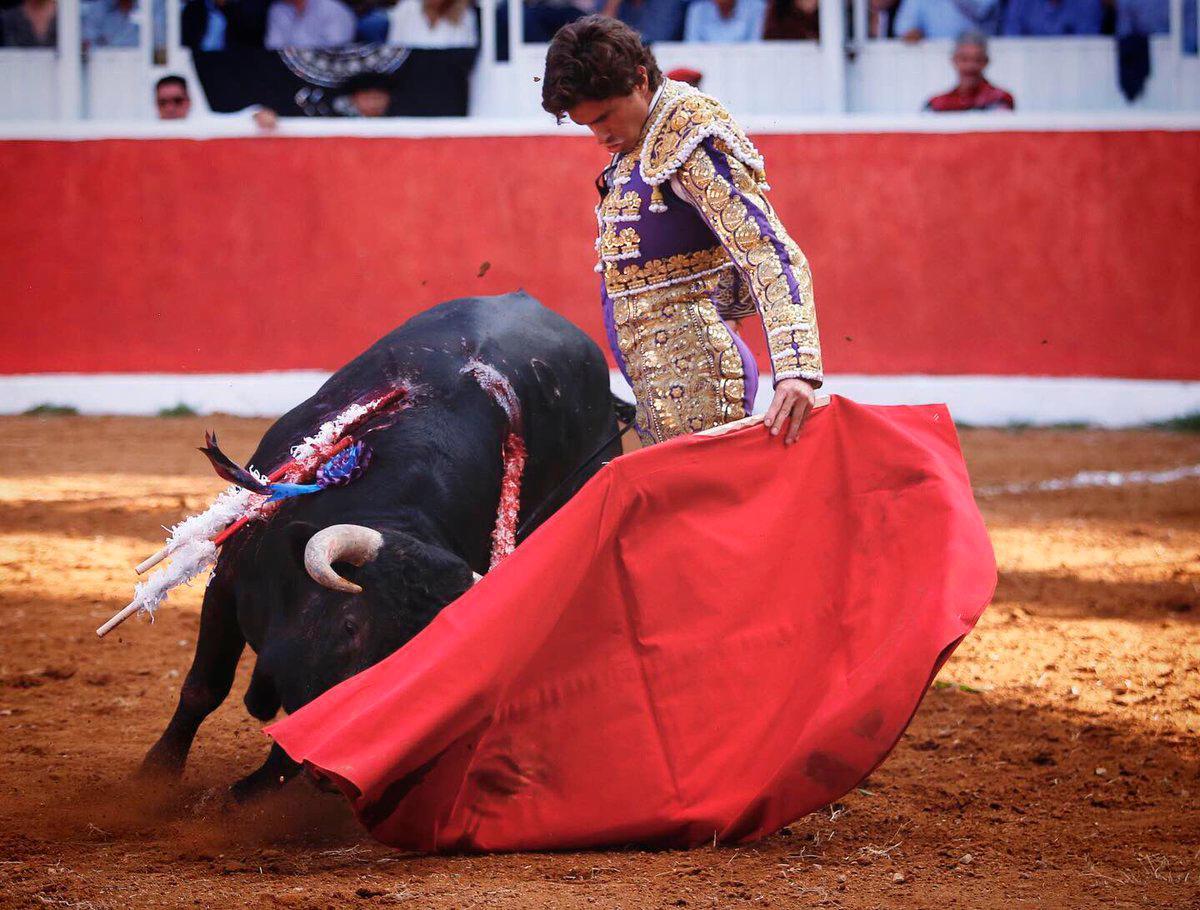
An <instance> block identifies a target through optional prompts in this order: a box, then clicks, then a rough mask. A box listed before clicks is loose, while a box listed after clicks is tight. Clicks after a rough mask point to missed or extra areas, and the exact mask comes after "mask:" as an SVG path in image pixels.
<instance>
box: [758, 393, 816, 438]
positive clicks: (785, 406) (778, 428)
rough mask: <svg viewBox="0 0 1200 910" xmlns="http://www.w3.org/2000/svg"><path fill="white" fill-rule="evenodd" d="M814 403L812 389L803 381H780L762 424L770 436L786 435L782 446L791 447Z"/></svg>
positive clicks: (814, 397) (814, 398) (814, 394)
mask: <svg viewBox="0 0 1200 910" xmlns="http://www.w3.org/2000/svg"><path fill="white" fill-rule="evenodd" d="M815 401H816V393H815V391H814V390H813V387H812V386H811V385H809V384H808V383H807V382H805V381H804V380H803V379H781V380H780V381H779V382H778V383H776V385H775V397H774V398H773V399H772V400H771V406H770V407H769V408H767V416H766V417H765V418H763V423H764V424H765V425H766V427H767V429H768V430H770V431H771V435H772V436H778V435H779V434H780V433H786V434H787V435H786V436H784V438H783V441H784V444H785V445H791V444H792V443H793V442H795V441H796V437H797V436H799V435H800V427H801V426H802V425H803V424H804V418H806V417H807V416H808V413H809V411H811V410H812V407H813V404H814V403H815Z"/></svg>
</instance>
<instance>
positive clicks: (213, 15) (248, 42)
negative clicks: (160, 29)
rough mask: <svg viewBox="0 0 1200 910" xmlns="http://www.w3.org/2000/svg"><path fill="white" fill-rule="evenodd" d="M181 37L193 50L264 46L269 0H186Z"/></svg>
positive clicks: (181, 19) (180, 25) (180, 27)
mask: <svg viewBox="0 0 1200 910" xmlns="http://www.w3.org/2000/svg"><path fill="white" fill-rule="evenodd" d="M179 31H180V40H181V41H182V43H183V46H184V47H190V48H191V49H192V50H194V51H223V50H228V49H230V48H236V47H262V46H263V40H264V38H265V37H266V32H267V0H187V3H185V4H184V7H183V14H182V16H181V18H180V24H179Z"/></svg>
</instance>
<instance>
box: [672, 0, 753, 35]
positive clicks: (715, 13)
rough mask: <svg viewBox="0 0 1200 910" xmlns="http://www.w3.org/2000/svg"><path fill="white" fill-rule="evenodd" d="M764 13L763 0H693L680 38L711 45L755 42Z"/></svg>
mask: <svg viewBox="0 0 1200 910" xmlns="http://www.w3.org/2000/svg"><path fill="white" fill-rule="evenodd" d="M766 15H767V4H766V0H693V2H692V3H691V5H689V6H688V8H687V15H686V17H685V18H684V23H683V40H684V41H705V42H711V43H714V44H732V43H735V42H738V41H758V40H759V39H761V38H762V34H763V19H764V18H765V17H766Z"/></svg>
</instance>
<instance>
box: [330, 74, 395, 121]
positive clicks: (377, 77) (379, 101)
mask: <svg viewBox="0 0 1200 910" xmlns="http://www.w3.org/2000/svg"><path fill="white" fill-rule="evenodd" d="M338 96H339V97H338V98H337V100H336V101H334V104H333V110H334V114H335V115H337V116H341V117H386V116H387V115H388V110H389V108H391V106H392V80H391V79H389V78H388V77H387V76H386V75H384V74H383V73H371V72H363V73H358V74H356V75H354V76H351V77H350V78H349V79H347V80H346V81H345V82H343V83H342V84H341V86H340V87H339V88H338Z"/></svg>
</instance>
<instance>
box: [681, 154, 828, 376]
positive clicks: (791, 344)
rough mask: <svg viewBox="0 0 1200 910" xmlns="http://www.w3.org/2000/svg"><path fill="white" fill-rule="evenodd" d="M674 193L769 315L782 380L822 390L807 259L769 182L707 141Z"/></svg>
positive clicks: (766, 323)
mask: <svg viewBox="0 0 1200 910" xmlns="http://www.w3.org/2000/svg"><path fill="white" fill-rule="evenodd" d="M671 187H672V189H673V190H675V192H676V193H677V194H679V195H680V196H681V197H682V198H684V199H686V200H688V201H689V202H691V204H692V205H693V206H694V207H695V208H696V210H697V211H698V212H699V213H700V215H701V216H702V217H703V218H704V220H705V221H706V222H707V223H708V225H709V227H710V228H712V231H713V233H714V234H715V235H716V236H717V239H719V240H720V241H721V244H722V245H723V246H724V247H725V249H726V251H727V252H728V253H729V256H730V258H731V259H732V260H733V262H734V265H736V266H737V269H738V271H739V272H740V273H741V276H742V279H743V281H744V283H745V286H746V288H747V289H748V291H749V295H750V296H751V297H752V298H753V300H754V303H755V305H756V307H757V308H758V312H759V314H760V316H761V317H762V321H763V327H764V329H765V331H766V336H767V346H768V347H769V348H770V352H771V371H772V373H773V374H774V377H775V382H776V383H779V382H780V381H782V380H784V379H803V380H805V381H806V382H808V383H809V384H810V385H812V386H813V387H814V388H817V387H819V386H820V385H821V380H822V366H821V342H820V338H819V336H818V334H817V317H816V309H815V307H814V304H813V288H812V275H811V273H810V272H809V268H808V261H807V260H806V259H805V258H804V254H803V253H802V252H801V251H800V247H798V246H797V245H796V243H795V241H793V240H792V238H791V237H789V236H788V233H787V231H786V230H785V229H784V227H783V225H782V224H780V222H779V218H778V216H776V214H775V210H774V209H773V208H772V207H771V203H770V202H769V201H768V200H767V197H766V196H765V195H764V189H765V184H760V181H759V179H758V178H757V177H756V176H755V174H754V173H752V172H751V170H750V169H749V168H747V167H746V165H745V164H743V163H742V162H741V161H740V160H739V159H738V158H737V157H736V156H734V155H733V154H731V153H730V150H729V146H727V145H726V143H725V141H724V140H723V139H720V138H718V137H713V136H710V137H707V138H705V139H704V141H703V142H701V143H700V144H699V145H698V146H697V147H696V149H695V151H693V152H692V154H691V155H690V156H688V158H687V159H686V160H685V161H684V163H683V165H682V166H681V167H680V168H679V169H678V170H677V171H676V172H675V174H674V175H673V177H672V180H671Z"/></svg>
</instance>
